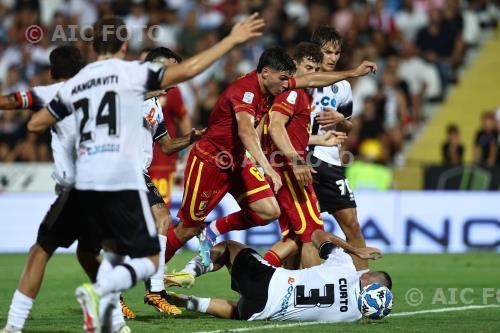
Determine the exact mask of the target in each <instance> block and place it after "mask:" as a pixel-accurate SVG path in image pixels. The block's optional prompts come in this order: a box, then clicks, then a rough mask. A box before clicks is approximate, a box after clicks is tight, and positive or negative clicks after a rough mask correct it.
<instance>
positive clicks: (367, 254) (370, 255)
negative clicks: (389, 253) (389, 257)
mask: <svg viewBox="0 0 500 333" xmlns="http://www.w3.org/2000/svg"><path fill="white" fill-rule="evenodd" d="M354 255H356V256H357V257H359V258H361V259H367V260H377V259H380V258H382V251H380V250H379V249H377V248H376V247H361V248H357V249H356V251H355V252H354Z"/></svg>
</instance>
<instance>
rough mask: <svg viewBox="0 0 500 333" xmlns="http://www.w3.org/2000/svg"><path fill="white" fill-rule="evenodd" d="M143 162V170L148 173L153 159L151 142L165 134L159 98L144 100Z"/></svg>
mask: <svg viewBox="0 0 500 333" xmlns="http://www.w3.org/2000/svg"><path fill="white" fill-rule="evenodd" d="M143 109H144V149H143V151H144V164H143V172H144V173H145V174H147V173H148V169H149V167H150V166H151V162H152V161H153V144H154V143H155V142H156V141H158V140H160V139H161V138H162V137H163V136H165V135H167V133H168V131H167V129H166V128H165V121H164V119H163V110H162V108H161V104H160V100H159V99H158V98H157V97H153V98H150V99H147V100H145V101H144V105H143Z"/></svg>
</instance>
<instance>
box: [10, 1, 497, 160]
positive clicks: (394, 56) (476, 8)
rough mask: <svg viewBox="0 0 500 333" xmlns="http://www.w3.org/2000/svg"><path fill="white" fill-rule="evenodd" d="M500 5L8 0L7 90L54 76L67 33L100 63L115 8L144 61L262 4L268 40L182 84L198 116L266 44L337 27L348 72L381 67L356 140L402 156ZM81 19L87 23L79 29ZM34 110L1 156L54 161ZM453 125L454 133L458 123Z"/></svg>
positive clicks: (362, 104)
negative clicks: (101, 22) (100, 32)
mask: <svg viewBox="0 0 500 333" xmlns="http://www.w3.org/2000/svg"><path fill="white" fill-rule="evenodd" d="M499 8H500V1H488V0H469V1H459V0H415V1H412V0H400V1H398V0H386V1H384V0H365V1H360V0H357V1H348V0H329V1H327V0H324V1H320V0H318V1H313V0H309V1H308V0H289V1H286V0H268V1H265V0H116V1H110V0H16V1H14V0H0V17H1V19H0V20H1V21H0V91H1V93H2V94H8V93H11V92H14V91H17V90H22V89H25V88H27V87H29V86H34V85H44V84H48V83H49V82H50V75H49V67H48V61H49V53H50V51H51V50H52V49H53V48H54V47H56V46H57V45H62V44H68V40H70V42H69V43H71V44H73V45H76V46H77V47H78V48H80V49H81V51H82V52H83V54H84V56H85V59H86V60H87V61H88V62H90V61H92V60H94V59H95V54H94V53H93V51H92V46H91V43H90V42H89V41H88V39H86V38H84V37H85V36H86V33H87V32H86V31H84V29H83V28H84V27H88V26H90V25H91V24H92V23H93V22H94V21H95V20H96V19H97V18H99V17H101V16H103V15H106V14H117V15H121V16H123V17H124V18H125V21H126V23H127V27H128V29H129V31H130V32H131V33H132V36H131V39H130V40H129V55H128V58H129V59H138V58H139V57H140V54H141V51H142V50H144V49H146V48H151V47H155V46H166V47H169V48H171V49H173V50H175V51H177V52H178V53H180V54H181V55H182V56H183V57H188V56H190V55H192V54H194V53H196V52H198V51H200V50H203V49H206V48H209V47H210V46H211V45H213V44H215V43H216V42H217V41H218V40H219V39H220V38H221V37H222V36H224V35H225V34H227V33H228V31H229V28H230V26H231V25H232V23H233V22H234V21H235V20H238V19H239V18H241V17H243V16H246V15H248V14H250V13H252V12H254V11H258V12H260V13H261V15H262V16H263V17H264V18H265V20H266V23H267V25H266V31H265V34H264V37H263V38H261V39H259V40H256V41H254V42H253V43H251V44H249V45H247V46H245V47H243V48H239V49H236V50H234V51H232V52H231V53H229V54H228V55H227V56H226V57H224V58H223V59H220V61H218V62H217V63H216V64H215V65H214V66H212V67H211V68H210V70H208V71H207V72H206V73H203V74H202V75H200V76H198V77H196V78H195V79H193V80H192V81H190V82H188V83H185V84H183V85H181V91H182V95H183V99H184V103H185V105H186V107H187V109H188V112H189V114H190V116H191V118H192V119H193V123H194V124H195V125H196V126H197V127H203V126H206V124H207V121H208V116H209V114H210V110H211V108H212V107H213V105H214V104H215V102H216V101H217V98H218V96H219V94H220V93H221V92H222V91H223V89H224V88H225V86H227V84H228V83H230V82H231V81H233V80H234V79H235V78H237V77H239V76H240V75H242V74H244V73H246V72H249V71H251V70H253V68H254V67H255V65H256V62H257V59H258V57H259V56H260V54H261V52H262V51H263V50H264V49H265V48H266V47H268V46H271V45H280V46H283V47H285V48H287V49H290V50H292V49H293V47H294V45H296V44H297V43H298V42H300V41H306V40H309V38H310V35H311V32H312V31H314V30H315V29H316V28H318V27H320V26H322V25H331V26H334V27H335V28H336V29H337V30H338V31H339V32H340V33H341V35H342V36H343V38H344V44H343V53H342V57H341V60H340V63H339V64H338V69H346V68H351V67H354V66H356V65H358V64H359V63H360V62H361V61H362V60H363V59H368V60H373V61H376V62H377V64H378V65H379V69H380V70H379V71H378V72H377V74H376V75H375V76H366V77H363V78H360V79H356V80H352V81H351V85H352V87H353V102H354V118H353V121H354V130H353V131H352V132H351V133H350V135H349V140H348V142H347V145H346V147H345V149H347V150H349V151H351V152H353V153H354V155H355V156H360V157H362V158H361V159H363V158H365V159H369V160H372V161H373V160H375V161H377V162H379V163H382V164H385V165H391V164H392V163H393V162H394V159H395V157H397V156H398V153H399V152H400V151H401V148H402V147H403V145H404V143H405V142H407V141H408V140H411V138H412V137H413V136H414V135H415V133H416V132H417V131H418V129H419V128H420V127H421V126H422V125H423V124H425V120H426V117H427V116H428V113H427V112H426V107H427V106H428V105H429V103H439V102H440V101H442V100H443V98H444V97H445V96H446V92H447V90H448V89H449V87H450V85H452V84H454V83H456V82H457V80H458V79H459V77H458V75H457V72H458V71H459V70H460V68H461V67H462V66H463V65H464V59H465V55H466V53H467V52H468V50H470V49H472V48H474V47H476V46H478V45H477V43H478V41H480V40H481V34H482V32H483V31H484V30H485V29H488V28H491V27H493V26H496V24H497V20H498V18H499V17H500V15H499ZM33 25H37V26H40V27H41V28H42V30H41V33H40V35H43V38H41V40H40V41H39V42H38V43H30V41H29V40H28V39H29V35H27V34H26V31H27V29H28V28H29V27H30V26H33ZM76 26H77V27H78V29H82V30H81V31H80V30H78V29H77V30H76V32H75V30H74V29H72V27H76ZM61 27H63V28H62V30H61ZM86 40H87V41H86ZM29 116H30V115H29V114H28V113H26V112H2V111H0V162H10V161H17V162H22V161H50V160H51V154H50V144H49V140H50V136H49V135H48V134H47V133H46V134H43V135H35V134H32V133H27V131H26V126H25V123H26V121H27V118H29ZM488 124H490V122H488ZM487 126H489V127H488V130H487V134H483V135H482V136H481V138H480V137H479V136H480V135H479V134H478V139H477V142H481V144H483V143H484V142H488V143H489V142H493V141H495V142H498V130H499V127H498V122H496V121H493V122H491V126H493V128H490V127H491V126H490V125H487ZM449 133H450V134H449V136H450V137H451V139H449V140H451V142H455V141H456V139H454V138H453V136H454V133H456V129H453V128H451V129H450V130H449ZM495 135H496V137H495V138H493V137H494V136H495ZM484 145H487V144H486V143H484V144H483V146H484ZM451 146H452V148H453V149H451V148H449V146H446V147H445V146H444V145H443V156H446V154H451V155H452V156H453V157H452V158H451V159H450V158H448V159H445V161H450V160H452V161H455V159H456V158H457V157H455V155H456V154H458V155H460V154H462V156H463V147H462V152H461V153H460V152H459V151H460V149H457V148H456V147H457V145H456V144H455V143H452V144H451ZM481 147H482V146H481ZM488 147H489V146H488ZM495 147H497V146H495ZM481 149H482V150H481V151H478V154H480V155H478V157H477V162H478V163H482V162H481V161H483V160H487V161H488V163H492V162H491V161H493V160H495V163H496V160H497V157H496V155H495V156H494V157H491V156H489V155H488V154H490V153H489V150H487V149H490V148H487V149H486V148H484V149H483V148H481ZM485 154H486V155H485ZM491 154H492V153H491ZM483 155H485V156H486V157H483ZM458 158H459V159H460V156H459V157H458ZM499 160H500V159H499Z"/></svg>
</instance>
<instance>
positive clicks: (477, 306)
mask: <svg viewBox="0 0 500 333" xmlns="http://www.w3.org/2000/svg"><path fill="white" fill-rule="evenodd" d="M486 308H500V305H496V304H489V305H468V306H459V307H453V308H441V309H433V310H421V311H413V312H399V313H395V314H391V315H389V317H404V316H414V315H418V314H422V313H436V312H453V311H465V310H474V309H486Z"/></svg>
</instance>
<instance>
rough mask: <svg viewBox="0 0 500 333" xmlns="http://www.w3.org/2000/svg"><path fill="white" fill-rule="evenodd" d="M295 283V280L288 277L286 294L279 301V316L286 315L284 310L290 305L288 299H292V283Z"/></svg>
mask: <svg viewBox="0 0 500 333" xmlns="http://www.w3.org/2000/svg"><path fill="white" fill-rule="evenodd" d="M294 282H295V279H294V278H293V277H291V276H289V277H288V281H287V283H288V289H287V290H286V294H285V296H284V297H283V299H282V301H281V310H280V312H279V314H280V315H284V314H285V313H286V309H288V304H289V303H290V297H292V294H293V289H294V287H293V283H294Z"/></svg>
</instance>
